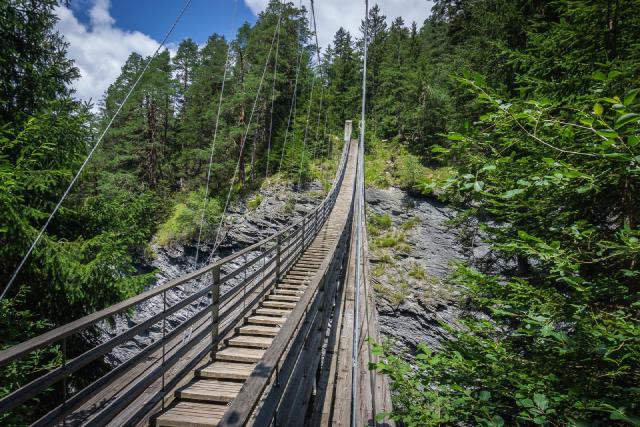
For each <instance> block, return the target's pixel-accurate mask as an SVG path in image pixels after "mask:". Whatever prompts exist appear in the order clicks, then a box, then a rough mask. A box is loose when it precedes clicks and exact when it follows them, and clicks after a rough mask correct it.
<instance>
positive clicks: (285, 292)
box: [273, 288, 304, 296]
mask: <svg viewBox="0 0 640 427" xmlns="http://www.w3.org/2000/svg"><path fill="white" fill-rule="evenodd" d="M273 294H274V295H298V296H300V295H302V294H304V291H299V290H297V289H278V288H276V289H274V290H273Z"/></svg>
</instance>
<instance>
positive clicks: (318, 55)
mask: <svg viewBox="0 0 640 427" xmlns="http://www.w3.org/2000/svg"><path fill="white" fill-rule="evenodd" d="M311 16H312V18H313V31H314V33H315V38H316V55H317V61H318V62H317V65H318V66H320V46H319V44H318V29H317V27H316V13H315V7H314V4H313V0H311ZM316 78H317V74H316V73H315V72H314V73H313V79H312V80H311V90H310V91H309V107H308V109H307V120H306V124H305V128H304V136H303V138H302V152H301V153H300V168H299V171H298V189H300V183H301V180H302V165H303V164H304V154H305V151H306V149H307V131H308V129H309V118H310V117H311V105H312V104H313V89H314V87H315V84H316ZM320 108H322V106H321V107H320Z"/></svg>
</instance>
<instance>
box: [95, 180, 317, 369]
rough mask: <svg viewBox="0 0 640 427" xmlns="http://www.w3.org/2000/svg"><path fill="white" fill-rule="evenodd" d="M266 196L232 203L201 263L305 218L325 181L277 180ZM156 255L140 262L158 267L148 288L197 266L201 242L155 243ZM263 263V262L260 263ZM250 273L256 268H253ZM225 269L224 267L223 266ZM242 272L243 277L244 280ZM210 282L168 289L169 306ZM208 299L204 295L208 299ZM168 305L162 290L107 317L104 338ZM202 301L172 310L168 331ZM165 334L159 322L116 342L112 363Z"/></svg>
mask: <svg viewBox="0 0 640 427" xmlns="http://www.w3.org/2000/svg"><path fill="white" fill-rule="evenodd" d="M260 195H261V197H262V202H261V203H260V205H259V206H258V207H257V208H255V209H249V207H248V206H247V201H246V200H245V201H243V202H240V203H238V204H236V205H234V206H232V207H231V208H230V209H229V212H228V215H227V217H226V218H225V222H224V226H223V230H222V231H221V233H223V236H224V237H223V240H222V243H221V244H220V245H219V247H218V248H217V249H216V251H215V253H214V254H213V256H211V252H210V251H211V249H212V246H213V245H212V244H211V243H210V242H209V244H207V242H205V244H204V245H201V246H203V247H201V252H200V254H199V262H198V264H199V266H200V267H201V266H202V265H203V262H204V261H205V260H207V259H208V258H209V257H210V256H211V260H212V261H215V260H217V259H220V258H223V257H225V256H227V255H229V254H231V253H233V252H236V251H238V250H241V249H243V248H245V247H247V246H249V245H251V244H253V243H256V242H259V241H260V240H262V239H264V238H266V237H268V236H269V235H271V234H273V233H275V232H276V231H278V230H280V229H282V228H284V227H286V226H287V225H289V224H291V223H293V222H295V221H297V220H298V219H299V218H302V216H303V215H304V214H306V213H307V212H309V211H311V210H312V209H313V208H314V207H315V206H316V205H317V204H318V203H319V202H320V201H321V200H322V197H323V192H322V191H321V186H320V183H319V182H313V183H311V184H309V186H308V188H306V191H304V192H296V191H294V190H293V189H292V188H291V187H290V186H285V185H282V184H275V185H272V186H269V187H267V188H264V189H262V190H261V191H260ZM152 248H153V250H154V252H155V256H154V258H153V260H152V261H151V262H149V263H148V264H146V265H142V266H140V269H141V270H142V271H154V270H155V271H156V276H155V277H156V278H155V281H154V282H153V283H152V284H150V285H149V286H148V287H147V289H151V288H153V287H156V286H159V285H161V284H163V283H166V282H167V281H169V280H171V279H175V278H178V277H180V276H182V275H184V274H186V273H189V272H191V271H193V270H194V269H195V257H196V242H190V243H188V244H184V245H174V246H172V247H159V246H157V245H152ZM256 255H257V253H251V252H250V253H248V254H247V259H251V258H252V257H254V256H256ZM256 267H257V266H256ZM249 273H250V272H249ZM223 274H224V272H223ZM240 279H241V278H238V280H240ZM238 280H232V281H230V283H229V284H227V285H226V286H223V288H222V289H221V293H222V294H224V293H225V292H227V291H228V290H229V289H231V288H232V287H233V286H234V285H235V284H236V283H237V282H238ZM205 285H206V283H204V282H200V281H196V282H194V283H191V284H189V285H187V286H191V288H190V289H186V290H185V289H184V287H183V286H179V287H177V288H174V289H172V290H170V291H168V292H167V306H171V305H173V304H175V303H177V302H179V301H181V300H182V299H183V298H184V297H185V296H187V295H190V294H191V293H192V292H193V288H201V287H202V286H205ZM202 303H204V301H203V302H202ZM162 308H163V300H162V296H157V297H154V298H151V299H149V300H147V301H145V302H144V303H142V304H139V305H137V306H135V307H134V308H133V310H132V311H131V312H129V313H125V314H122V315H119V316H117V317H116V318H115V319H114V322H111V323H109V322H103V323H102V324H101V325H100V338H99V339H100V340H101V341H106V340H108V339H110V338H113V337H115V336H116V335H119V334H121V333H122V332H124V331H125V330H127V329H128V328H130V327H132V326H134V325H135V324H138V323H140V322H142V321H144V320H145V319H147V318H149V317H151V316H152V315H154V314H156V313H159V312H161V311H162ZM198 308H199V306H198V303H193V304H191V305H189V306H187V307H185V308H183V309H181V310H180V311H178V312H177V313H175V314H174V315H172V316H169V317H168V319H167V324H166V331H167V332H169V331H171V330H172V329H173V328H175V327H176V326H178V325H179V324H180V323H182V322H183V321H184V320H186V319H187V318H189V317H191V315H192V314H193V313H195V312H196V311H197V310H198ZM161 337H162V324H161V323H157V324H155V325H154V326H153V327H152V328H150V329H149V330H147V331H146V332H145V333H144V334H141V335H138V336H136V337H134V338H133V339H132V340H130V341H128V342H126V343H124V344H122V345H120V346H118V347H116V348H114V349H113V351H112V352H111V353H109V354H108V355H107V356H106V357H105V362H106V363H108V364H109V365H111V366H117V365H119V364H120V363H122V362H124V361H126V360H128V359H130V358H131V357H132V356H134V355H135V354H137V353H138V352H140V350H141V349H143V348H145V347H146V346H148V345H150V344H151V343H153V342H154V341H156V340H158V339H160V338H161ZM189 339H190V335H189V331H187V332H186V333H185V334H184V335H183V340H185V341H186V340H189Z"/></svg>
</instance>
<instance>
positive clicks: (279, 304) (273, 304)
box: [260, 301, 296, 309]
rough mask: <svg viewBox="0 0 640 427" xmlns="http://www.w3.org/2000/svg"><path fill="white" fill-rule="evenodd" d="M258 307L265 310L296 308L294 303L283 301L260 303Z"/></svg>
mask: <svg viewBox="0 0 640 427" xmlns="http://www.w3.org/2000/svg"><path fill="white" fill-rule="evenodd" d="M260 305H261V306H263V307H266V308H290V309H294V308H296V304H295V303H294V302H284V301H262V302H261V303H260Z"/></svg>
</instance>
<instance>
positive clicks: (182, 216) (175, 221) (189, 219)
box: [155, 191, 221, 246]
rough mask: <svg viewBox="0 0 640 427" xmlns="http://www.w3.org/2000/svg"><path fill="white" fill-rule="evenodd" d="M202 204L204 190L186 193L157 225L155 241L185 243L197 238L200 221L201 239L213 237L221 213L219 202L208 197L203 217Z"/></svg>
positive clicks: (203, 201)
mask: <svg viewBox="0 0 640 427" xmlns="http://www.w3.org/2000/svg"><path fill="white" fill-rule="evenodd" d="M204 206H205V200H204V191H197V192H195V191H194V192H191V193H189V194H187V196H186V200H185V201H183V202H178V203H176V204H175V205H174V207H173V212H172V213H171V216H170V217H169V218H168V219H167V220H166V221H165V222H164V223H163V224H161V225H160V226H159V227H158V231H157V232H156V237H155V239H156V242H157V243H158V244H159V245H161V246H171V245H174V244H178V243H186V242H188V241H189V240H192V239H195V238H197V236H198V232H199V230H200V225H201V223H202V239H203V240H207V239H213V238H214V237H215V233H216V231H217V228H216V225H217V222H218V221H219V219H220V214H221V209H220V203H219V202H218V200H217V199H214V198H209V199H208V201H207V203H206V211H205V212H204V217H203V212H202V211H203V208H204Z"/></svg>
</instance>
